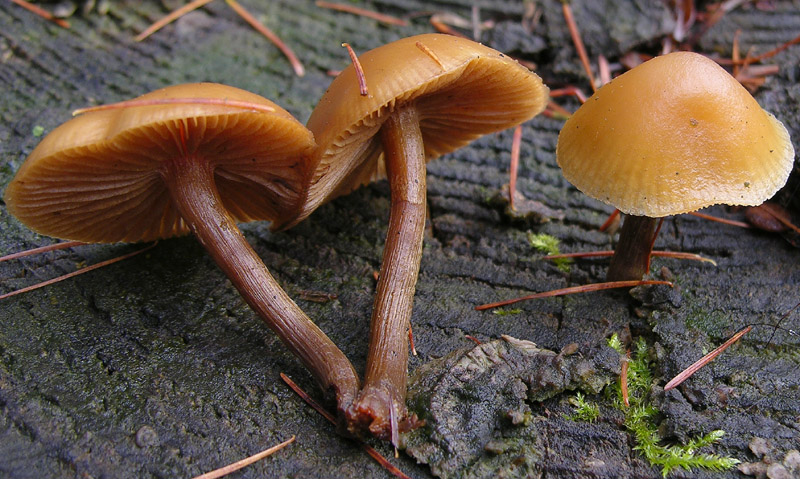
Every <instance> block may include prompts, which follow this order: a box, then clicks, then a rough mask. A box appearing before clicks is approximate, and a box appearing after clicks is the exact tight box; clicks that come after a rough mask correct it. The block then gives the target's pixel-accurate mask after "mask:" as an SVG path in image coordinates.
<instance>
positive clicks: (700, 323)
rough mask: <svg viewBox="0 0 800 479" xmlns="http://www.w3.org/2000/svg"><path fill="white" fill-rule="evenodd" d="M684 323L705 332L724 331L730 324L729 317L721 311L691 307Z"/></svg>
mask: <svg viewBox="0 0 800 479" xmlns="http://www.w3.org/2000/svg"><path fill="white" fill-rule="evenodd" d="M686 325H687V326H689V327H691V328H696V329H699V330H700V331H703V332H704V333H706V334H713V333H714V332H717V331H724V330H725V329H726V328H727V327H728V326H729V325H730V317H729V316H728V315H727V314H725V313H724V312H723V311H719V310H712V311H709V310H706V309H702V308H699V307H697V308H693V309H692V310H691V312H690V313H689V314H688V315H687V317H686Z"/></svg>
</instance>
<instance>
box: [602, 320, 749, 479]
mask: <svg viewBox="0 0 800 479" xmlns="http://www.w3.org/2000/svg"><path fill="white" fill-rule="evenodd" d="M608 345H609V346H611V347H612V348H614V349H615V350H617V352H619V353H620V354H622V353H623V347H622V343H621V342H620V340H619V338H618V337H617V335H616V334H615V335H613V336H612V337H611V338H610V339H609V341H608ZM652 382H653V372H652V364H651V361H650V356H649V347H648V345H647V342H646V341H645V340H644V339H643V338H639V339H638V340H637V341H636V344H635V345H634V352H633V355H632V356H631V359H630V360H629V362H628V401H629V404H630V406H629V407H627V406H625V405H624V403H623V400H622V388H621V386H620V383H615V384H614V386H612V387H610V388H607V390H610V391H611V393H612V395H613V398H612V403H613V404H614V407H616V408H617V409H619V410H621V411H622V412H624V413H625V420H624V422H623V424H624V425H625V428H626V429H627V430H628V431H629V432H630V433H631V434H633V436H634V438H635V439H636V445H635V446H634V449H635V450H637V451H639V452H641V453H642V455H643V456H644V457H645V458H646V459H647V461H648V462H649V463H650V464H652V465H654V466H658V467H660V468H661V473H662V475H663V476H664V477H666V476H667V475H668V474H669V473H670V472H672V471H674V470H676V469H681V468H682V469H686V470H691V469H693V468H702V469H709V470H713V471H724V470H727V469H730V468H732V467H733V466H735V465H736V464H738V463H739V461H738V460H736V459H734V458H732V457H722V456H718V455H716V454H698V453H697V452H696V451H697V449H700V448H702V447H705V446H710V445H712V444H714V443H716V442H717V441H719V440H720V438H722V436H723V435H724V434H725V433H724V432H723V431H720V430H715V431H711V432H709V433H708V434H705V435H703V436H700V437H698V438H694V439H691V440H690V441H689V442H688V443H686V444H679V445H673V446H666V445H663V444H661V437H660V436H659V434H658V426H657V422H656V418H657V416H658V413H659V412H658V409H656V408H655V407H654V406H652V405H651V404H650V403H649V401H648V399H647V398H648V394H649V392H650V388H651V385H652Z"/></svg>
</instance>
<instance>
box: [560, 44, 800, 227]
mask: <svg viewBox="0 0 800 479" xmlns="http://www.w3.org/2000/svg"><path fill="white" fill-rule="evenodd" d="M557 158H558V164H559V166H561V169H562V170H563V173H564V176H565V177H566V179H567V180H568V181H569V182H570V183H572V184H573V185H575V186H576V187H577V188H578V189H579V190H581V191H582V192H584V193H586V194H587V195H589V196H591V197H593V198H596V199H598V200H600V201H603V202H606V203H608V204H610V205H613V206H615V207H616V208H618V209H619V210H620V211H622V212H623V213H628V214H632V215H638V216H649V217H660V216H668V215H674V214H679V213H686V212H689V211H694V210H697V209H700V208H704V207H706V206H710V205H713V204H718V203H724V204H731V205H757V204H760V203H762V202H763V201H765V200H766V199H768V198H769V197H771V196H772V195H773V194H775V192H776V191H778V189H780V188H781V186H783V185H784V183H785V182H786V180H787V178H788V176H789V173H790V171H791V168H792V162H793V159H794V148H793V146H792V143H791V141H790V140H789V134H788V132H787V131H786V128H785V127H784V126H783V124H781V122H779V121H778V120H777V119H775V117H774V116H772V115H771V114H770V113H768V112H766V111H764V110H763V109H761V107H760V106H759V105H758V103H757V102H756V101H755V99H754V98H753V97H752V96H751V95H750V94H749V93H748V92H747V90H745V89H744V88H743V87H742V86H741V85H740V84H739V82H737V81H736V80H735V79H734V78H733V77H732V76H731V75H729V74H728V73H727V72H726V71H725V70H724V69H722V68H721V67H720V66H719V65H717V64H716V63H715V62H714V61H712V60H710V59H708V58H706V57H704V56H702V55H699V54H696V53H689V52H676V53H670V54H667V55H664V56H661V57H657V58H654V59H652V60H650V61H647V62H645V63H643V64H641V65H639V66H637V67H636V68H634V69H632V70H630V71H629V72H626V73H625V74H623V75H621V76H619V77H618V78H615V79H614V80H613V81H611V83H608V84H607V85H605V86H603V87H602V88H600V89H599V90H598V91H597V92H596V93H595V94H594V95H592V97H591V98H589V100H587V101H586V103H585V104H584V105H583V106H581V107H580V108H579V109H578V111H576V112H575V114H574V115H573V116H572V117H571V118H570V119H569V120H567V122H566V123H565V124H564V127H563V129H562V130H561V133H560V135H559V138H558V147H557Z"/></svg>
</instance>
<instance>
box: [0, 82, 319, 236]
mask: <svg viewBox="0 0 800 479" xmlns="http://www.w3.org/2000/svg"><path fill="white" fill-rule="evenodd" d="M173 98H174V99H187V101H188V102H189V103H181V104H169V105H156V106H135V107H125V108H119V109H110V110H101V111H94V112H89V113H85V114H83V115H80V116H78V117H76V118H73V119H71V120H69V121H67V122H65V123H63V124H62V125H60V126H59V127H57V128H56V129H54V130H53V131H52V132H51V133H50V134H48V135H47V136H46V137H45V138H44V139H43V140H42V141H41V142H40V143H39V145H38V146H37V147H36V148H35V149H34V150H33V152H32V153H31V154H30V156H28V158H27V160H26V161H25V162H24V163H23V165H22V167H21V168H20V169H19V171H18V172H17V174H16V176H15V177H14V179H13V180H12V181H11V183H10V184H9V185H8V188H7V189H6V192H5V202H6V206H7V207H8V210H9V211H10V212H11V214H13V215H14V216H16V217H17V218H18V219H19V220H21V221H22V222H23V223H25V224H26V225H28V226H29V227H30V228H31V229H33V230H34V231H37V232H39V233H42V234H46V235H49V236H54V237H59V238H65V239H71V240H79V241H85V242H95V243H112V242H119V241H124V242H134V241H152V240H155V239H159V238H166V237H170V236H175V235H181V234H186V233H188V232H189V228H188V226H187V224H186V223H185V222H184V221H183V219H182V218H181V216H180V214H179V212H178V210H177V209H176V208H175V206H174V205H173V202H172V201H171V199H170V194H169V191H168V190H167V188H166V186H165V183H164V181H163V180H162V178H161V172H160V171H161V168H162V165H163V164H164V162H166V161H170V160H172V159H174V158H177V157H180V156H182V155H184V154H185V153H184V151H183V143H182V141H181V139H180V125H181V124H182V125H183V127H184V131H185V138H186V146H187V148H188V153H189V154H191V155H194V156H195V158H198V159H201V160H203V161H208V162H209V163H210V164H211V165H212V167H213V168H214V175H215V183H216V186H217V189H218V191H219V194H220V197H221V198H222V202H223V204H224V206H225V208H226V209H227V210H228V211H229V212H230V213H231V215H232V216H233V217H234V219H236V220H237V221H252V220H276V219H280V218H282V217H283V216H285V215H287V214H288V213H289V212H290V211H291V210H292V209H293V208H294V207H295V206H296V204H297V201H298V198H299V192H300V190H301V181H302V178H303V177H304V174H305V173H304V171H303V168H305V164H306V162H305V159H306V158H307V157H308V156H309V155H310V154H311V150H312V149H313V147H314V139H313V136H312V135H311V133H310V132H309V131H308V130H307V129H306V128H305V127H304V126H303V125H302V124H301V123H299V122H298V121H297V120H295V119H294V117H292V116H291V115H290V114H289V113H288V112H286V111H285V110H284V109H282V108H281V107H279V106H278V105H276V104H274V103H273V102H271V101H269V100H267V99H265V98H263V97H261V96H258V95H256V94H253V93H250V92H247V91H244V90H240V89H238V88H233V87H229V86H226V85H220V84H214V83H197V84H184V85H176V86H172V87H167V88H163V89H161V90H156V91H154V92H151V93H148V94H146V95H143V96H141V97H139V98H137V100H159V99H173ZM195 98H212V99H225V100H228V101H231V100H232V101H238V102H249V103H255V104H259V105H264V106H265V107H266V109H270V108H271V109H272V111H262V110H260V109H259V110H253V109H247V108H243V107H237V106H228V105H207V104H191V103H190V102H191V100H190V99H195Z"/></svg>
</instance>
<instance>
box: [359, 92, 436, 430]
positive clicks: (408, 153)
mask: <svg viewBox="0 0 800 479" xmlns="http://www.w3.org/2000/svg"><path fill="white" fill-rule="evenodd" d="M381 140H382V142H383V148H384V155H385V161H386V169H387V174H388V178H389V187H390V190H391V195H392V198H391V202H392V208H391V212H390V216H389V228H388V231H387V233H386V245H385V246H384V250H383V262H382V264H381V273H380V279H379V280H378V287H377V292H376V296H375V305H374V307H373V311H372V323H371V326H370V342H369V354H368V356H367V371H366V375H365V379H364V388H363V389H362V390H361V392H360V393H359V397H358V399H357V401H356V402H355V404H354V405H353V408H352V414H353V417H352V419H353V421H354V423H355V424H357V425H361V426H367V425H368V426H369V430H370V432H371V433H372V434H373V435H375V436H377V437H380V438H382V439H391V441H392V443H393V444H395V446H396V445H397V442H398V421H401V420H402V419H404V418H405V417H406V415H407V413H406V407H405V397H406V379H407V376H408V327H409V324H410V319H411V309H412V305H413V301H414V288H415V285H416V282H417V275H418V273H419V263H420V259H421V257H422V238H423V233H424V229H425V147H424V145H423V142H422V133H421V132H420V128H419V118H418V115H417V110H416V108H415V107H414V106H408V107H405V108H402V109H400V110H398V111H396V112H395V113H394V114H393V115H391V116H390V117H389V118H388V120H386V122H385V123H384V124H383V126H382V127H381Z"/></svg>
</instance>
